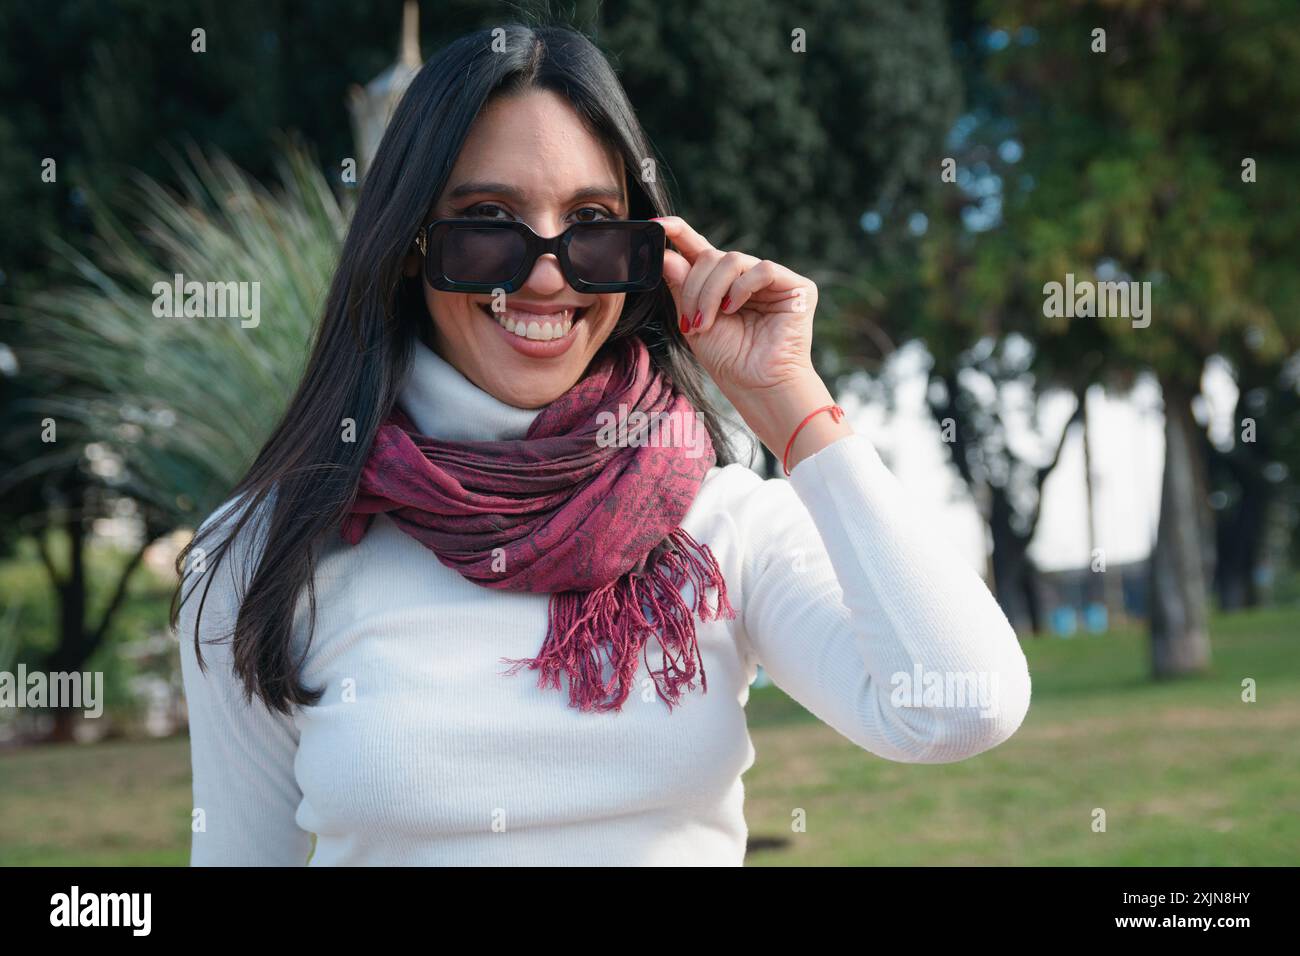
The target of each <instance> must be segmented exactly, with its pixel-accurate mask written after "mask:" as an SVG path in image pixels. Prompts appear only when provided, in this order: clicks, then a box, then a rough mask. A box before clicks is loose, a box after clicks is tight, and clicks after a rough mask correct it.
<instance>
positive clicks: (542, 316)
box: [479, 304, 587, 358]
mask: <svg viewBox="0 0 1300 956" xmlns="http://www.w3.org/2000/svg"><path fill="white" fill-rule="evenodd" d="M479 308H480V309H481V310H482V311H483V312H484V314H486V315H487V317H488V318H490V319H491V320H492V322H493V323H494V324H495V325H496V327H497V328H498V329H500V330H501V333H502V335H504V336H505V337H506V341H507V342H508V343H509V344H510V345H511V346H513V347H514V349H515V350H516V351H518V352H521V353H522V354H524V355H527V356H529V357H530V358H554V357H555V356H557V355H562V354H563V353H564V352H567V351H568V349H569V346H570V345H572V344H573V328H574V326H575V325H577V324H578V323H579V322H580V321H581V320H582V317H583V316H584V315H585V314H586V312H587V310H586V309H585V308H579V309H573V308H565V309H560V310H558V311H556V312H547V313H541V312H530V311H525V310H523V309H512V308H506V309H505V310H503V311H500V312H497V311H494V310H493V309H492V308H491V307H490V306H489V305H487V304H480V305H479Z"/></svg>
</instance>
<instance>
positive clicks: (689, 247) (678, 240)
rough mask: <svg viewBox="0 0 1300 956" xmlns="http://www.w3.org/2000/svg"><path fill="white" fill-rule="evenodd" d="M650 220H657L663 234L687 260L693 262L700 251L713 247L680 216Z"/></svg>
mask: <svg viewBox="0 0 1300 956" xmlns="http://www.w3.org/2000/svg"><path fill="white" fill-rule="evenodd" d="M651 221H652V222H657V223H659V224H660V225H661V226H663V227H664V234H665V235H667V237H668V238H669V240H671V241H672V244H673V245H675V246H676V247H677V251H678V252H680V253H681V254H682V255H683V256H684V257H685V258H686V261H687V262H694V261H695V259H696V257H697V256H699V254H700V253H701V252H704V251H706V250H708V249H712V248H713V246H712V245H710V244H709V240H707V239H705V238H704V237H703V236H701V235H700V234H699V233H698V232H696V231H695V230H694V229H692V228H691V227H690V224H689V223H687V221H686V220H685V219H683V218H682V217H681V216H662V217H660V218H658V219H653V220H651Z"/></svg>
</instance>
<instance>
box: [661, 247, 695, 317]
mask: <svg viewBox="0 0 1300 956" xmlns="http://www.w3.org/2000/svg"><path fill="white" fill-rule="evenodd" d="M690 274H691V264H690V263H689V262H687V261H686V259H685V258H683V257H682V255H681V254H680V253H678V252H674V251H673V250H672V249H665V250H664V283H665V284H666V285H667V286H668V291H669V292H671V293H672V296H673V306H674V307H675V309H676V312H675V314H674V318H673V324H674V325H676V324H677V317H678V316H680V315H681V314H682V313H683V312H685V311H686V307H685V306H683V305H682V286H683V285H685V284H686V277H687V276H688V275H690Z"/></svg>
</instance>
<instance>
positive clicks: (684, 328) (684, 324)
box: [681, 312, 691, 335]
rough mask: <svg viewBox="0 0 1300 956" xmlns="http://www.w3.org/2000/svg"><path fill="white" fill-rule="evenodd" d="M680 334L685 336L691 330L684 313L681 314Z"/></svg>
mask: <svg viewBox="0 0 1300 956" xmlns="http://www.w3.org/2000/svg"><path fill="white" fill-rule="evenodd" d="M681 327H682V334H683V335H685V334H686V333H687V332H689V331H690V330H691V323H690V322H689V321H687V319H686V313H685V312H683V313H682V326H681Z"/></svg>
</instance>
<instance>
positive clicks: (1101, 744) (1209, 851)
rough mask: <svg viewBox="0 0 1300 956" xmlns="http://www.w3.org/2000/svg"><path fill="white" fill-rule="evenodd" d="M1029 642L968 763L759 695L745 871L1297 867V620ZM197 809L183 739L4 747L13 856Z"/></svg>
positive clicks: (139, 858) (159, 832)
mask: <svg viewBox="0 0 1300 956" xmlns="http://www.w3.org/2000/svg"><path fill="white" fill-rule="evenodd" d="M1026 649H1027V653H1028V655H1029V658H1030V668H1031V671H1032V673H1033V677H1034V701H1033V706H1032V708H1031V710H1030V713H1029V717H1028V718H1027V719H1026V721H1025V724H1024V726H1023V727H1022V728H1021V729H1020V732H1019V733H1018V734H1017V735H1016V736H1015V737H1013V738H1012V739H1011V740H1010V741H1008V742H1007V743H1006V744H1004V745H1003V746H1001V747H999V748H998V749H996V750H994V751H992V752H991V753H988V754H984V755H982V756H980V757H977V758H975V759H973V760H969V761H966V762H964V763H960V764H951V765H946V766H910V765H905V764H893V763H889V762H887V761H883V760H880V759H878V758H875V757H872V756H871V755H870V754H867V753H865V752H863V751H860V750H859V749H857V748H856V747H854V746H853V745H852V744H850V743H849V742H848V741H846V740H844V739H843V738H842V737H840V736H839V735H838V734H836V733H835V732H834V731H832V730H830V729H829V728H827V727H825V726H823V725H821V724H820V723H819V722H817V721H816V720H815V719H814V718H812V717H811V716H809V715H808V714H807V713H806V712H805V711H803V710H802V709H801V708H800V707H798V706H797V705H795V704H794V703H793V702H792V701H790V700H789V699H788V698H787V697H785V696H784V695H783V694H781V693H780V692H779V691H776V690H774V689H771V688H767V689H764V690H759V691H755V692H754V694H753V697H752V699H751V703H750V722H751V731H752V734H753V738H754V746H755V749H756V750H757V752H758V759H757V762H756V763H755V765H754V768H753V769H752V770H751V771H750V772H749V773H748V774H747V775H746V776H745V783H746V791H747V799H746V816H747V818H748V820H749V825H750V853H749V862H750V864H751V865H768V866H773V865H776V866H779V865H810V864H812V865H816V864H903V865H909V864H911V865H931V864H1005V865H1021V864H1046V865H1060V864H1064V865H1086V866H1096V865H1120V866H1127V865H1155V866H1183V865H1211V866H1224V865H1238V864H1244V865H1258V864H1274V865H1294V864H1296V863H1297V862H1300V653H1297V651H1300V612H1297V611H1295V610H1289V611H1281V610H1264V611H1255V612H1249V613H1243V614H1238V615H1233V616H1231V617H1223V618H1219V619H1218V620H1217V621H1216V622H1215V627H1214V654H1215V660H1214V670H1213V672H1212V673H1211V674H1209V675H1207V676H1205V677H1201V678H1196V679H1191V680H1182V681H1176V682H1170V683H1163V684H1153V683H1151V682H1149V681H1148V680H1147V679H1146V643H1145V640H1144V638H1143V637H1142V636H1141V634H1139V633H1138V632H1115V633H1112V634H1108V635H1105V636H1086V637H1076V638H1072V639H1069V640H1061V639H1053V638H1043V639H1041V640H1032V641H1030V642H1029V643H1028V644H1027V647H1026ZM1245 678H1253V679H1254V680H1255V682H1256V685H1257V693H1258V700H1257V702H1256V703H1243V702H1242V700H1241V694H1242V688H1241V684H1242V681H1243V680H1244V679H1245ZM189 805H190V793H189V748H188V743H187V741H186V740H184V739H173V740H162V741H142V742H111V743H104V744H100V745H96V746H93V747H45V748H34V749H29V750H26V751H20V752H17V753H12V754H5V755H0V864H5V865H15V864H64V865H102V864H164V865H165V864H184V863H185V862H186V861H187V858H188V839H189V832H188V825H189ZM1097 808H1100V809H1102V810H1104V811H1105V815H1106V820H1105V823H1106V827H1105V832H1094V824H1093V821H1094V811H1095V810H1096V809H1097ZM796 809H799V810H802V811H803V816H804V818H805V819H806V821H807V827H806V830H805V831H804V832H792V826H791V817H792V814H793V813H794V812H795V811H796Z"/></svg>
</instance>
